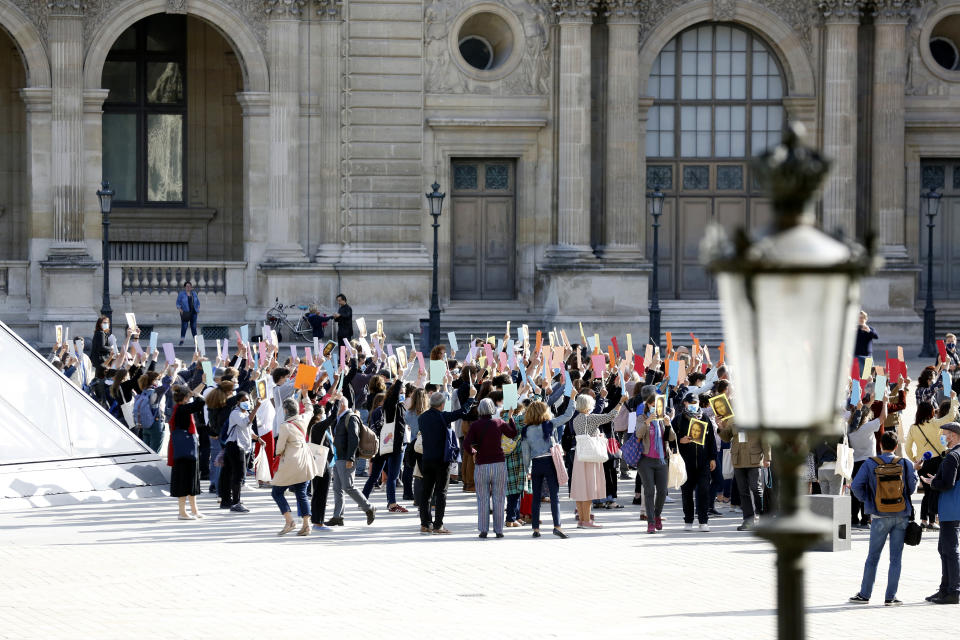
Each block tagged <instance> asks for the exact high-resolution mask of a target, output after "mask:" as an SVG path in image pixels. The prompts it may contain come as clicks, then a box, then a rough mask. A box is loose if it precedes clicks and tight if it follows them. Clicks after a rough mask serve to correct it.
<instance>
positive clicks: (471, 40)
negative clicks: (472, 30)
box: [460, 36, 493, 71]
mask: <svg viewBox="0 0 960 640" xmlns="http://www.w3.org/2000/svg"><path fill="white" fill-rule="evenodd" d="M460 55H461V56H463V59H464V60H466V61H467V64H469V65H470V66H471V67H473V68H474V69H480V70H481V71H489V70H490V67H491V66H493V47H492V46H490V43H489V42H487V39H486V38H481V37H480V36H467V37H466V38H464V39H463V40H461V41H460Z"/></svg>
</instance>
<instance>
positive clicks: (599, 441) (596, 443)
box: [576, 434, 609, 462]
mask: <svg viewBox="0 0 960 640" xmlns="http://www.w3.org/2000/svg"><path fill="white" fill-rule="evenodd" d="M608 457H609V454H608V453H607V439H606V438H604V437H603V436H601V435H597V436H588V435H587V434H583V435H579V436H577V458H576V459H577V460H579V461H580V462H606V461H607V458H608Z"/></svg>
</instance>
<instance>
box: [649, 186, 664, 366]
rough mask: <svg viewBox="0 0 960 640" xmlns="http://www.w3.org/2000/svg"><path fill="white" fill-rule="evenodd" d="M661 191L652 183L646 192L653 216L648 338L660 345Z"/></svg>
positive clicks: (662, 197) (662, 196)
mask: <svg viewBox="0 0 960 640" xmlns="http://www.w3.org/2000/svg"><path fill="white" fill-rule="evenodd" d="M663 199H664V195H663V192H662V191H660V185H654V187H653V191H650V192H649V193H647V202H648V209H649V211H650V215H651V216H653V273H652V274H651V281H650V338H651V339H652V340H653V343H654V344H655V345H657V346H658V347H659V346H660V291H659V290H660V280H659V279H658V278H659V276H658V275H657V272H658V269H659V265H658V264H657V263H658V262H659V261H660V216H661V215H663Z"/></svg>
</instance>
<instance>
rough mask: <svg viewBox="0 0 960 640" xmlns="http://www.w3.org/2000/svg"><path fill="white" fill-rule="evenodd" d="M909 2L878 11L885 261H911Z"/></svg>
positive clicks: (884, 1)
mask: <svg viewBox="0 0 960 640" xmlns="http://www.w3.org/2000/svg"><path fill="white" fill-rule="evenodd" d="M911 5H912V2H910V1H909V0H907V1H904V0H879V1H878V2H877V3H876V6H875V9H874V17H875V27H874V32H875V36H874V75H873V118H874V120H873V180H872V185H873V189H872V190H873V197H872V206H871V209H872V211H873V212H874V213H875V215H876V219H875V221H874V228H875V229H876V231H877V232H878V235H879V238H878V240H879V248H880V251H881V253H882V254H883V255H884V257H886V258H887V260H894V261H896V260H900V261H905V260H907V259H908V254H907V247H906V242H905V238H904V233H905V226H904V205H905V194H904V189H905V188H904V182H905V180H904V113H905V110H904V89H905V85H906V80H907V42H906V27H907V22H908V21H909V20H910V10H911V8H912V6H911Z"/></svg>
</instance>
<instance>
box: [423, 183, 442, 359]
mask: <svg viewBox="0 0 960 640" xmlns="http://www.w3.org/2000/svg"><path fill="white" fill-rule="evenodd" d="M430 188H431V189H433V193H428V194H427V202H428V203H429V204H430V215H431V216H433V289H432V290H431V292H430V345H429V348H431V349H432V348H433V347H435V346H437V345H438V344H440V296H439V293H438V292H437V271H438V265H437V263H438V259H439V258H438V255H439V254H438V248H437V247H438V244H437V243H438V240H437V230H438V229H440V212H441V211H442V210H443V199H444V198H445V197H446V196H447V194H445V193H440V184H439V183H437V182H434V183H433V184H432V185H430Z"/></svg>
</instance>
